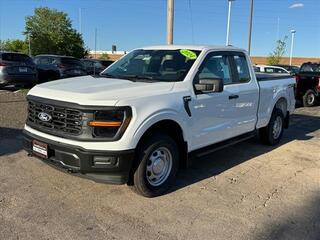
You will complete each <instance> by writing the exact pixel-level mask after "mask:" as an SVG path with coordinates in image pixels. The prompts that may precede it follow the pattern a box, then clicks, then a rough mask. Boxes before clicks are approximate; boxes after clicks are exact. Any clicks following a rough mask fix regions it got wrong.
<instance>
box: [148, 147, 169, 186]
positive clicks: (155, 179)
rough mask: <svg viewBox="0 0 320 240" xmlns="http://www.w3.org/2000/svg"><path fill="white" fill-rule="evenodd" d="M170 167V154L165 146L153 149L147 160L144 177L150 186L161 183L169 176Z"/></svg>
mask: <svg viewBox="0 0 320 240" xmlns="http://www.w3.org/2000/svg"><path fill="white" fill-rule="evenodd" d="M171 169H172V154H171V152H170V150H169V149H168V148H166V147H159V148H157V149H156V150H154V151H153V152H152V153H151V154H150V155H149V159H148V161H147V166H146V178H147V181H148V183H149V184H150V185H151V186H154V187H156V186H159V185H161V184H163V183H164V182H165V181H166V180H167V179H168V177H169V175H170V172H171Z"/></svg>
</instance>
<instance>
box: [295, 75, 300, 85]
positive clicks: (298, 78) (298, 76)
mask: <svg viewBox="0 0 320 240" xmlns="http://www.w3.org/2000/svg"><path fill="white" fill-rule="evenodd" d="M295 77H296V83H297V84H298V82H299V80H300V75H299V74H296V76H295Z"/></svg>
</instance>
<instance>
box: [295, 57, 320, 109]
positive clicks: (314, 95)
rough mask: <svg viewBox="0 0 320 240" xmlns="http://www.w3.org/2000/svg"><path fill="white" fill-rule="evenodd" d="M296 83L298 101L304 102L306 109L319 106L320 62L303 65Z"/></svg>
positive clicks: (297, 75)
mask: <svg viewBox="0 0 320 240" xmlns="http://www.w3.org/2000/svg"><path fill="white" fill-rule="evenodd" d="M296 81H297V88H296V99H297V100H300V101H302V103H303V106H304V107H312V106H315V105H317V104H318V103H319V100H320V62H319V63H311V62H307V63H304V64H302V65H301V67H300V70H299V72H298V73H297V74H296Z"/></svg>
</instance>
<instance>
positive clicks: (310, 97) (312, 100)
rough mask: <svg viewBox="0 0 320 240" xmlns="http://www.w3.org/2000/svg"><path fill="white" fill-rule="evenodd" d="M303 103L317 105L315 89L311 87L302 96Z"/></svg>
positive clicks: (305, 105) (310, 105)
mask: <svg viewBox="0 0 320 240" xmlns="http://www.w3.org/2000/svg"><path fill="white" fill-rule="evenodd" d="M302 103H303V106H304V107H313V106H315V105H317V94H316V93H315V91H314V90H312V89H309V90H307V91H306V93H305V94H304V95H303V97H302Z"/></svg>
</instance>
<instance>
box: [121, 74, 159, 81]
mask: <svg viewBox="0 0 320 240" xmlns="http://www.w3.org/2000/svg"><path fill="white" fill-rule="evenodd" d="M118 77H123V78H126V79H129V80H154V78H153V77H151V76H145V75H135V74H131V75H129V74H128V75H121V76H118Z"/></svg>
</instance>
